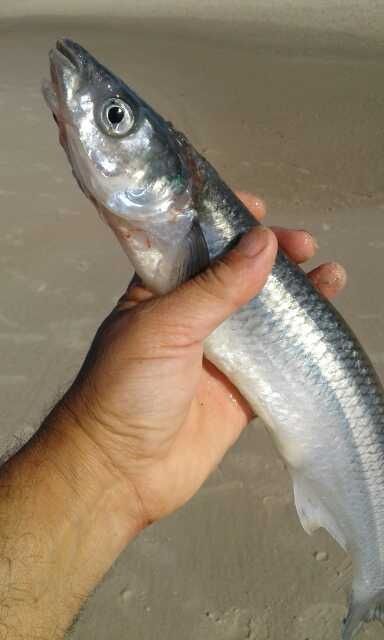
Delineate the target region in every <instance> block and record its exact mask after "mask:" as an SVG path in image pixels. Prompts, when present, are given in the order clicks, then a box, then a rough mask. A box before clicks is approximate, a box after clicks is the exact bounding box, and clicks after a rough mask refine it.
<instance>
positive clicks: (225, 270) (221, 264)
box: [195, 257, 234, 302]
mask: <svg viewBox="0 0 384 640" xmlns="http://www.w3.org/2000/svg"><path fill="white" fill-rule="evenodd" d="M233 280H234V273H233V269H232V267H231V264H230V261H229V260H228V259H227V258H226V257H224V258H222V259H220V260H218V261H217V262H214V263H213V264H212V265H211V267H210V268H209V269H208V270H207V271H204V272H203V273H201V274H199V276H197V278H196V279H195V282H196V285H197V286H198V287H200V289H201V290H202V292H203V294H204V295H205V296H208V297H210V298H212V299H213V300H216V301H219V302H228V301H230V300H231V298H232V296H231V293H233V284H234V283H233Z"/></svg>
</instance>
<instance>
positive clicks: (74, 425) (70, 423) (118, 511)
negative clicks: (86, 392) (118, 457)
mask: <svg viewBox="0 0 384 640" xmlns="http://www.w3.org/2000/svg"><path fill="white" fill-rule="evenodd" d="M37 446H38V448H40V449H41V448H43V449H44V450H45V454H44V455H45V456H46V458H48V457H49V465H50V466H51V469H52V476H53V477H54V476H55V477H56V479H57V481H56V483H53V484H52V485H51V492H52V493H54V486H56V487H57V490H58V492H60V493H62V494H65V495H67V499H68V500H69V501H75V504H76V505H77V506H78V509H81V510H83V511H84V512H86V513H88V514H93V516H94V517H96V518H100V520H101V521H103V519H104V518H105V519H106V518H111V517H112V519H113V521H115V525H116V530H115V532H116V535H117V539H116V544H117V545H119V543H120V544H121V545H123V546H124V544H126V543H127V542H128V541H129V540H130V539H131V538H133V537H134V536H135V535H137V534H138V533H139V532H140V531H141V530H142V529H143V528H144V527H145V526H146V521H145V517H144V513H143V509H142V505H141V502H140V499H139V496H138V495H137V494H136V491H135V487H134V485H133V484H132V483H131V482H130V481H129V479H127V477H126V476H125V475H124V474H122V473H121V472H120V471H119V469H118V468H116V466H115V465H114V464H113V462H112V461H111V460H110V458H109V456H108V454H107V453H106V451H105V450H104V449H103V448H102V446H101V445H99V444H98V442H97V440H96V439H93V438H92V437H91V435H90V434H89V432H88V430H87V429H84V428H83V426H82V424H81V422H80V420H79V419H78V418H77V414H76V413H75V412H73V411H72V410H71V408H70V405H69V404H67V403H66V402H65V401H60V402H59V403H58V405H57V406H56V407H55V408H54V409H53V411H52V412H51V414H50V415H49V416H48V418H47V419H46V420H45V422H44V424H43V426H42V428H41V431H40V432H39V434H38V436H37ZM68 517H70V514H68Z"/></svg>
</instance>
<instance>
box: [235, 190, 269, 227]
mask: <svg viewBox="0 0 384 640" xmlns="http://www.w3.org/2000/svg"><path fill="white" fill-rule="evenodd" d="M236 195H237V197H238V198H239V200H241V202H242V203H243V204H244V205H245V206H246V207H247V209H248V210H249V212H250V213H252V215H253V216H255V218H256V219H257V220H262V219H263V218H264V216H265V214H266V207H265V203H264V202H263V200H261V199H260V198H258V197H257V196H254V195H253V193H249V191H236Z"/></svg>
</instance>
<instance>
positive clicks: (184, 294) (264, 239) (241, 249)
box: [152, 226, 277, 344]
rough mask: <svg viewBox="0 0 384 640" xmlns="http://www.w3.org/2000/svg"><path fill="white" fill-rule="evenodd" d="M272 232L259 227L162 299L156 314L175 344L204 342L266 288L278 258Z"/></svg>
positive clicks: (156, 308)
mask: <svg viewBox="0 0 384 640" xmlns="http://www.w3.org/2000/svg"><path fill="white" fill-rule="evenodd" d="M276 251H277V240H276V236H275V235H274V234H273V232H272V231H270V230H269V229H267V228H265V227H261V226H258V227H256V228H255V229H252V231H250V232H249V233H247V234H246V235H245V236H243V237H242V238H241V239H240V241H239V243H238V244H237V245H236V246H235V248H234V249H232V250H231V251H230V252H229V253H228V254H226V255H225V256H223V257H222V258H221V259H220V260H217V261H216V262H214V263H213V264H212V265H211V266H210V267H209V268H208V269H206V271H204V272H202V273H200V274H199V275H197V276H196V277H194V278H192V279H191V280H189V281H188V282H186V283H184V284H183V285H181V286H180V287H179V288H178V289H176V290H175V291H173V292H171V293H169V294H167V295H166V296H163V298H161V299H160V300H158V304H157V305H156V307H155V309H153V310H152V311H155V314H156V315H157V314H159V316H160V317H159V320H160V318H161V319H162V322H161V324H162V325H163V328H164V322H165V323H166V324H167V325H169V326H168V327H167V329H168V331H167V334H168V335H170V336H173V337H174V339H173V340H172V341H174V342H180V341H181V342H183V343H184V344H185V343H186V342H189V343H190V342H194V341H202V340H204V339H205V338H206V337H207V336H208V335H209V334H210V333H212V331H213V330H214V329H215V328H216V327H217V326H219V324H221V323H222V322H223V321H224V320H225V319H226V318H227V317H228V316H230V315H231V314H232V313H233V312H234V311H236V310H237V309H239V308H240V307H241V306H242V305H244V304H245V303H246V302H248V301H249V300H250V299H251V298H253V297H254V296H255V295H256V294H257V293H259V291H260V290H261V289H262V288H263V286H264V284H265V282H266V279H267V277H268V275H269V273H270V271H271V269H272V266H273V263H274V261H275V258H276Z"/></svg>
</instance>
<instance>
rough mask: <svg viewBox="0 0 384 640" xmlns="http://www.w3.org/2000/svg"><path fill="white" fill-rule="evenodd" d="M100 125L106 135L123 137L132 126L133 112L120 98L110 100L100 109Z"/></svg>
mask: <svg viewBox="0 0 384 640" xmlns="http://www.w3.org/2000/svg"><path fill="white" fill-rule="evenodd" d="M101 124H102V125H103V129H104V130H105V132H106V133H107V134H108V135H110V136H116V137H121V136H125V135H126V134H127V133H129V132H130V130H131V129H132V127H133V124H134V117H133V111H132V109H131V107H130V106H129V105H127V103H126V102H124V101H123V100H120V98H111V99H109V100H107V102H105V103H104V105H103V107H102V110H101Z"/></svg>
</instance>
